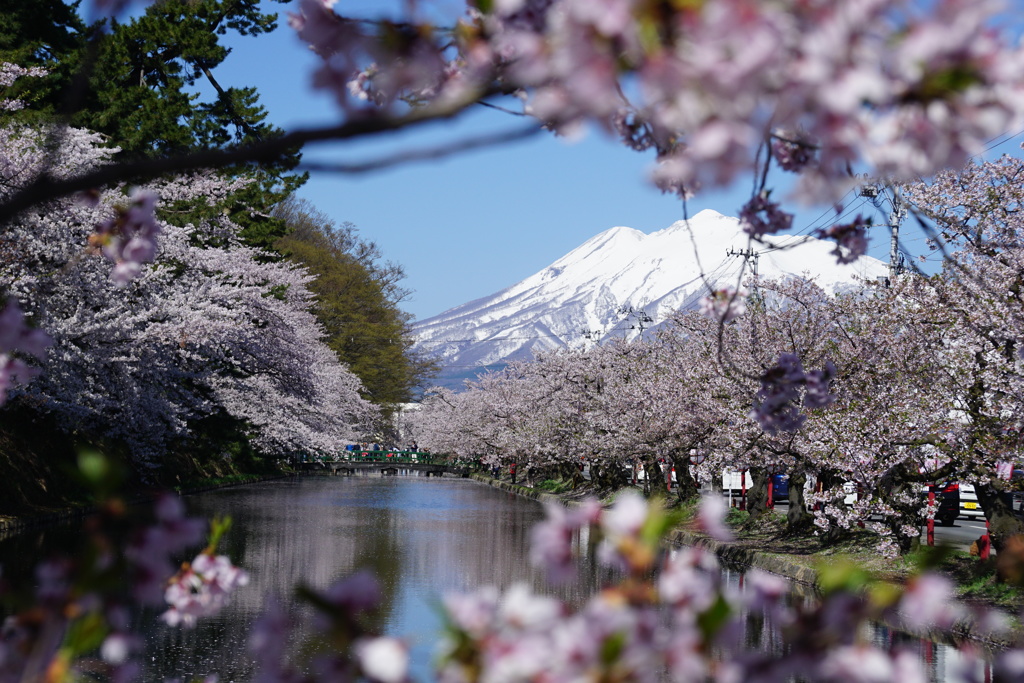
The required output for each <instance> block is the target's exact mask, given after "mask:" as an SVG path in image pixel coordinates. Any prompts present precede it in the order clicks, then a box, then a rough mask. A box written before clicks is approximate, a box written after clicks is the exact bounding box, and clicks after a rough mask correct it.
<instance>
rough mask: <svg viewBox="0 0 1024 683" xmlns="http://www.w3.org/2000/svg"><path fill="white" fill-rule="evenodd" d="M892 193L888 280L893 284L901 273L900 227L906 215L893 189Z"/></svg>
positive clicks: (896, 191) (901, 202)
mask: <svg viewBox="0 0 1024 683" xmlns="http://www.w3.org/2000/svg"><path fill="white" fill-rule="evenodd" d="M891 191H892V211H890V212H889V232H890V242H889V280H890V282H894V281H895V280H896V276H897V275H899V274H900V273H902V272H903V254H901V253H900V225H901V224H902V223H903V219H904V218H905V217H906V215H907V210H906V209H905V208H903V200H902V199H900V193H899V191H898V190H896V189H895V188H891Z"/></svg>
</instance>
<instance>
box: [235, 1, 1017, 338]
mask: <svg viewBox="0 0 1024 683" xmlns="http://www.w3.org/2000/svg"><path fill="white" fill-rule="evenodd" d="M454 4H455V3H453V5H454ZM339 5H341V6H342V7H344V8H346V9H349V8H352V9H353V10H354V11H356V12H358V11H361V10H365V8H368V7H373V8H374V9H377V8H379V7H380V6H381V5H380V3H379V2H373V3H370V2H346V1H345V0H342V1H341V2H340V3H339ZM282 8H283V9H282ZM268 10H270V11H275V12H278V13H279V14H280V21H279V24H280V26H279V28H278V29H277V31H276V32H275V33H273V34H271V35H267V36H259V37H256V38H232V39H230V40H229V41H228V44H229V45H231V46H232V48H233V53H232V55H231V56H230V57H229V58H228V60H227V61H226V62H225V63H224V65H222V66H221V67H220V68H219V69H218V71H217V78H218V79H219V80H220V81H221V83H222V84H223V85H225V86H227V85H231V86H238V87H242V86H255V87H256V88H257V89H258V91H259V93H260V98H261V101H262V102H263V104H264V106H265V107H266V108H267V109H268V111H269V115H270V119H271V121H272V122H273V123H275V124H276V125H278V126H280V127H282V128H285V129H292V128H295V127H307V126H313V125H322V124H327V123H330V122H332V121H336V120H337V118H336V117H337V109H336V107H335V105H334V102H333V100H332V99H331V98H330V97H329V96H328V95H326V94H324V93H318V92H314V91H313V90H312V88H311V86H310V73H311V72H312V69H313V66H314V65H315V59H314V57H313V55H312V54H311V53H310V52H309V51H308V50H307V49H306V48H305V47H304V46H303V45H302V44H301V43H300V41H299V40H298V38H297V37H296V36H295V34H294V32H293V31H292V30H291V29H290V28H289V27H288V26H287V22H286V18H285V12H286V11H287V6H284V5H277V4H276V3H268ZM521 124H522V121H521V120H520V119H517V118H516V117H512V116H509V115H506V114H502V113H500V112H494V111H492V110H487V109H483V108H481V109H480V110H479V111H474V112H472V113H471V115H469V116H468V117H466V118H465V120H460V121H457V122H455V123H454V124H437V125H433V126H430V127H429V128H426V129H423V130H417V131H415V132H413V133H404V134H401V135H396V136H391V137H389V138H387V139H386V140H382V141H379V142H374V143H372V144H367V143H359V144H351V143H346V144H329V145H321V146H316V147H310V148H307V150H306V152H305V156H304V159H305V160H307V161H322V162H327V163H330V162H332V161H333V162H336V163H337V162H345V163H351V162H353V161H359V160H365V159H371V158H375V157H377V156H380V155H384V154H389V153H393V152H395V151H400V150H408V149H414V148H418V147H430V146H434V145H438V144H441V143H443V142H444V141H449V140H458V139H462V138H464V137H467V136H471V135H478V134H481V133H483V132H486V131H499V130H507V129H510V128H514V127H517V126H519V125H521ZM1004 149H1005V150H1007V151H1011V152H1013V151H1016V152H1018V153H1019V151H1020V150H1019V148H1018V147H1017V141H1012V142H1010V143H1008V144H1006V145H1004V146H1003V147H1001V148H998V149H996V150H993V153H995V152H999V151H1003V150H1004ZM651 163H652V158H651V157H650V156H648V155H643V154H639V153H637V152H633V151H631V150H628V149H626V148H625V147H623V146H621V145H618V144H617V143H615V142H614V141H613V140H609V139H607V138H606V137H605V136H603V135H602V134H600V133H591V134H589V135H587V136H585V137H584V138H583V139H581V140H576V141H566V140H564V139H559V138H556V137H555V136H553V135H550V134H541V135H539V136H536V137H534V138H531V139H529V140H526V141H519V142H514V143H510V144H508V145H505V146H501V147H495V148H490V149H485V150H477V151H473V152H467V153H462V154H459V155H457V156H454V157H451V158H448V159H444V160H434V161H429V162H416V163H409V164H407V165H403V166H400V167H397V168H393V169H388V170H383V171H377V172H373V173H366V174H362V175H358V176H353V175H340V174H332V173H323V172H316V173H314V174H313V175H312V177H311V179H310V181H309V182H308V183H307V184H306V186H305V187H303V188H302V189H301V190H300V192H299V194H300V196H302V197H304V198H306V199H308V200H310V201H311V202H312V203H313V204H314V205H316V207H317V208H318V209H320V210H322V211H324V212H326V213H327V214H328V215H330V216H331V217H332V218H334V220H336V221H337V222H339V223H341V222H344V221H350V222H352V223H354V224H355V225H356V227H357V228H358V230H359V232H360V234H361V235H362V236H363V237H364V238H365V239H368V240H372V241H374V242H376V243H377V244H378V245H379V246H380V247H381V249H382V250H383V253H384V256H385V258H386V259H388V260H392V261H395V262H397V263H399V264H401V265H402V266H403V267H404V268H405V271H406V275H407V279H406V280H405V283H404V284H405V286H406V287H407V288H409V289H411V290H413V293H412V295H411V297H410V298H409V299H408V300H407V301H405V302H404V303H403V308H404V309H405V310H407V311H408V312H410V313H411V314H413V316H414V317H415V318H416V319H424V318H428V317H431V316H433V315H437V314H438V313H441V312H442V311H444V310H447V309H448V308H452V307H454V306H457V305H459V304H462V303H465V302H467V301H470V300H473V299H476V298H479V297H482V296H486V295H488V294H491V293H494V292H496V291H498V290H501V289H503V288H505V287H508V286H510V285H512V284H514V283H516V282H518V281H519V280H522V279H523V278H525V277H528V276H529V275H532V274H533V273H535V272H537V271H538V270H541V269H542V268H544V267H545V266H547V265H548V264H550V263H551V262H553V261H555V260H556V259H558V258H559V257H561V256H563V255H564V254H566V253H567V252H569V251H570V250H572V249H574V248H575V247H577V246H579V245H580V244H581V243H583V242H584V241H586V240H587V239H589V238H591V237H593V236H594V235H596V234H598V233H599V232H602V231H604V230H606V229H608V228H611V227H614V226H617V225H625V226H628V227H632V228H636V229H638V230H642V231H643V232H648V233H649V232H653V231H656V230H660V229H662V228H665V227H668V226H669V225H670V224H671V223H672V222H673V221H676V220H679V219H680V218H682V217H683V208H682V204H681V202H680V201H679V200H678V199H677V198H675V197H672V196H668V195H663V194H661V193H660V192H659V191H658V190H656V189H655V188H653V186H651V185H650V184H649V183H648V182H647V180H646V179H647V174H648V171H649V169H650V166H651ZM749 192H750V181H749V180H745V181H743V182H740V183H738V184H737V186H736V187H734V188H730V189H729V190H727V191H719V192H713V193H705V194H702V195H700V196H698V197H697V198H696V199H694V200H691V201H690V202H689V207H688V209H689V212H690V214H691V215H692V214H695V213H697V212H698V211H700V210H702V209H705V208H710V209H715V210H716V211H719V212H721V213H723V214H727V215H736V214H737V213H738V210H739V207H740V206H741V205H742V204H743V202H744V201H745V200H746V197H748V196H749ZM864 208H869V207H864ZM829 215H831V212H830V211H828V210H827V208H823V207H816V208H812V209H807V210H804V211H801V212H800V213H798V214H797V218H796V220H795V221H794V231H802V230H806V229H807V228H808V227H810V226H811V225H821V222H820V221H821V220H822V219H823V218H824V217H825V216H829ZM905 236H906V238H907V240H908V245H909V246H910V247H911V248H912V249H915V248H918V247H920V237H919V236H918V235H916V234H914V233H912V232H909V231H908V232H905ZM871 247H872V248H871V253H872V254H873V255H875V256H877V257H879V258H882V259H887V258H888V234H887V232H884V233H883V231H881V230H879V232H878V234H876V235H874V236H873V239H872V244H871Z"/></svg>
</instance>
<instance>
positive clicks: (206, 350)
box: [0, 128, 374, 466]
mask: <svg viewBox="0 0 1024 683" xmlns="http://www.w3.org/2000/svg"><path fill="white" fill-rule="evenodd" d="M5 133H6V134H7V136H8V137H7V138H6V142H7V145H6V146H5V147H4V148H3V150H4V154H5V158H4V162H5V168H6V169H7V172H8V179H9V182H10V181H13V182H17V181H19V180H20V179H21V178H26V177H31V176H32V174H33V173H34V172H35V168H36V167H37V166H38V165H40V164H45V165H47V166H48V167H53V166H54V164H53V163H52V162H51V159H52V158H58V159H61V162H60V164H61V167H67V168H74V167H82V166H88V165H90V164H94V165H99V164H102V163H103V161H104V159H105V158H106V155H107V154H109V151H108V150H104V149H102V148H100V147H98V146H97V138H96V136H94V135H92V134H90V133H87V132H84V131H77V130H73V129H66V130H64V131H63V132H61V133H60V136H61V137H60V138H56V139H54V138H53V137H49V138H48V137H47V136H46V135H44V134H42V133H36V134H33V131H31V130H29V129H20V130H16V129H10V128H9V129H7V130H6V131H5ZM53 144H59V146H58V147H57V148H56V149H54V148H52V147H51V148H50V149H47V148H46V145H50V146H52V145H53ZM244 182H245V181H244V180H236V181H230V182H229V181H224V180H222V179H220V178H218V177H217V176H215V175H213V174H198V175H193V176H189V177H181V178H174V179H171V180H167V181H162V182H158V183H154V184H152V185H150V186H148V187H147V188H146V189H145V190H140V189H136V190H134V194H133V195H131V196H126V194H125V190H124V189H122V188H112V189H109V190H106V191H104V192H102V193H99V194H97V195H95V196H94V197H92V198H91V201H90V203H88V204H87V203H83V202H81V201H77V200H74V199H66V200H55V201H54V202H51V203H50V204H48V205H47V206H46V207H45V209H44V210H40V211H31V212H25V213H24V214H22V215H21V216H20V217H19V219H18V220H16V221H14V222H11V223H9V224H8V226H7V230H6V232H5V233H4V234H3V235H2V237H0V243H2V249H3V253H4V254H5V255H6V256H5V260H4V264H3V268H2V269H0V279H2V282H3V286H4V288H5V289H6V290H7V291H8V292H9V293H10V296H11V297H12V299H15V300H20V301H23V302H24V305H25V307H26V309H27V310H28V311H29V312H30V314H31V319H32V320H33V321H34V322H35V323H36V324H37V325H38V326H39V327H41V328H42V329H44V330H46V332H47V334H49V335H50V336H51V337H52V338H53V340H54V344H53V347H52V348H51V349H50V350H49V352H48V353H47V355H46V358H45V360H44V362H43V364H42V368H41V369H42V370H43V372H42V375H41V377H39V378H38V379H37V381H35V382H34V383H33V384H31V385H28V386H27V387H25V388H24V389H21V390H20V391H19V393H18V395H17V398H18V400H19V401H20V402H22V403H23V404H25V405H31V406H35V407H37V408H38V409H41V410H44V411H47V412H50V413H53V414H55V415H56V416H58V417H59V419H60V421H61V422H62V424H63V425H64V426H65V428H67V429H69V430H85V431H86V432H88V433H94V434H98V435H101V436H104V437H112V438H116V439H119V440H121V441H123V442H125V443H127V444H128V445H129V446H130V448H131V449H132V451H133V453H134V455H135V458H136V461H137V462H138V463H139V464H143V463H144V464H147V465H149V466H156V465H158V464H159V462H160V460H161V458H163V457H164V454H165V453H166V452H167V450H168V449H171V448H174V447H178V446H184V445H187V444H188V443H189V441H190V439H191V436H190V429H193V428H194V427H195V426H196V424H197V423H198V422H199V421H201V420H203V419H207V418H210V417H215V416H217V415H219V414H223V415H226V416H228V417H230V418H231V419H233V420H236V421H238V422H239V423H240V424H242V425H245V427H244V429H245V430H248V436H249V438H250V439H251V441H252V443H253V444H254V445H255V446H256V447H257V448H259V449H260V450H261V451H262V452H264V453H267V454H273V455H285V454H289V453H293V452H301V451H327V452H330V451H334V450H338V449H340V448H341V447H342V446H343V445H344V443H345V442H347V441H349V440H351V439H353V438H354V437H355V436H356V435H357V433H358V431H359V430H362V429H367V428H368V427H369V425H370V424H371V422H372V420H373V415H374V411H373V409H372V408H371V407H370V406H369V405H368V404H367V403H366V402H365V401H364V400H363V399H361V398H360V397H359V386H360V385H359V382H358V380H357V379H356V378H355V377H354V375H352V374H351V373H350V372H349V371H348V370H347V368H345V367H344V366H342V365H341V364H340V363H338V361H337V359H336V357H335V356H334V355H333V352H331V351H330V350H329V349H328V348H327V347H326V346H325V345H324V344H323V343H322V341H321V337H322V332H321V330H320V328H319V327H318V326H317V324H316V322H315V319H314V318H313V316H312V315H311V313H310V312H309V310H308V309H309V307H310V303H311V295H310V293H309V291H308V290H307V289H306V283H307V282H308V281H309V277H308V276H307V275H306V274H305V273H304V272H303V271H301V270H300V269H298V268H296V267H294V266H290V265H287V264H283V263H270V264H268V263H263V262H261V259H260V258H259V257H260V254H259V253H257V252H256V251H255V250H254V249H252V248H249V247H245V246H243V245H242V244H241V243H240V242H239V241H238V238H237V233H238V226H236V225H234V224H233V223H231V222H230V221H229V220H227V218H225V217H223V216H220V217H217V216H212V217H211V218H209V219H206V220H204V221H203V223H201V224H199V225H193V224H189V225H186V226H184V227H179V226H175V225H173V224H171V223H166V222H163V221H159V220H155V219H154V218H153V207H155V206H157V205H167V206H173V205H174V204H175V203H176V202H180V201H183V200H188V201H205V202H207V203H209V204H210V205H212V204H214V203H215V202H216V201H218V199H219V198H222V197H224V196H225V195H226V194H228V193H230V192H231V191H233V189H234V188H235V187H236V186H238V185H240V184H243V183H244ZM140 196H143V197H145V199H144V200H140V199H138V197H140ZM140 201H144V202H145V203H147V204H149V205H150V206H149V208H139V202H140ZM136 212H137V214H138V215H136ZM145 216H148V218H145V219H144V221H145V224H146V225H147V226H148V227H147V228H146V232H145V233H144V232H143V230H142V229H141V228H140V227H138V226H139V225H140V223H139V220H140V218H139V217H145ZM97 226H100V228H99V229H97ZM104 226H109V227H104ZM157 234H159V235H160V242H159V246H157V244H156V243H155V241H154V238H155V236H156V235H157ZM22 345H23V346H25V344H24V343H22Z"/></svg>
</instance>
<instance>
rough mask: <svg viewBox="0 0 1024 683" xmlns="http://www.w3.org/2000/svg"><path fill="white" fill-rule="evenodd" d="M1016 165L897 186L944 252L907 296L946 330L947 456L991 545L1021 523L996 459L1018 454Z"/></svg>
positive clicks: (942, 353) (941, 352)
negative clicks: (987, 526) (971, 493)
mask: <svg viewBox="0 0 1024 683" xmlns="http://www.w3.org/2000/svg"><path fill="white" fill-rule="evenodd" d="M1022 172H1024V168H1022V166H1021V163H1020V160H1017V159H1013V158H1012V157H1008V156H1005V157H1002V158H1001V159H998V160H996V161H993V162H986V163H976V164H971V165H969V166H967V167H965V168H964V169H962V170H960V171H958V172H952V171H951V172H947V173H942V174H939V176H938V177H937V178H936V179H935V180H934V182H931V183H923V184H916V185H912V186H909V187H907V188H906V190H905V194H906V196H907V198H908V200H909V201H910V202H911V206H912V209H913V210H914V212H915V213H916V215H917V216H918V219H919V220H920V221H921V222H922V224H923V225H924V226H925V228H926V229H927V230H928V231H929V234H930V235H931V236H932V247H933V249H936V250H939V249H941V250H943V251H944V252H946V253H947V255H948V260H947V261H946V263H945V265H944V268H943V271H942V272H941V273H940V274H939V275H937V276H935V277H933V278H930V279H929V280H928V282H927V283H926V284H923V285H922V286H921V287H919V288H918V290H917V291H916V292H915V294H916V296H915V297H914V299H915V303H916V305H917V307H918V310H919V311H921V312H922V313H921V316H922V317H923V318H925V319H927V320H928V321H929V322H930V323H931V324H932V325H933V326H934V327H935V328H937V329H942V330H944V331H945V337H946V339H945V343H944V344H943V345H942V346H941V347H940V348H938V349H936V355H937V356H938V358H939V359H940V362H941V363H942V365H943V366H945V367H947V368H948V371H949V373H950V374H951V375H952V376H953V377H954V378H955V384H954V385H953V387H952V391H953V393H952V396H953V399H954V402H953V405H952V406H951V410H950V414H949V420H948V430H949V432H950V441H951V442H952V443H953V444H954V445H955V448H954V449H951V450H952V451H953V452H954V456H955V462H954V464H953V465H954V466H955V467H956V469H957V474H958V475H959V476H961V477H963V478H964V479H965V480H967V481H971V482H975V483H976V490H977V492H978V497H979V502H981V504H982V507H983V508H984V510H985V514H986V517H987V518H989V520H990V521H991V522H992V527H993V534H992V535H993V541H994V543H995V544H996V547H997V549H998V548H1000V547H1002V545H1003V543H1004V542H1005V541H1006V539H1007V538H1008V537H1009V536H1011V535H1013V534H1017V533H1021V532H1022V531H1024V527H1022V526H1021V524H1020V523H1019V521H1018V520H1017V519H1016V518H1015V516H1014V515H1013V511H1012V510H1011V509H1009V507H1008V506H1007V504H1006V503H1005V501H1004V500H1003V499H1002V498H1001V497H1000V496H999V495H998V494H999V493H1000V492H1001V491H1004V490H1005V489H1006V484H1007V482H1006V479H1007V477H1006V476H1005V474H1004V473H1003V471H1004V470H1005V469H1006V468H1005V467H1004V466H1005V465H1008V464H1009V463H1011V462H1016V461H1017V460H1018V459H1019V457H1020V437H1019V435H1020V427H1021V425H1022V419H1024V415H1022V413H1021V402H1020V399H1021V397H1022V396H1024V394H1022V389H1024V384H1022V380H1024V376H1022V369H1021V355H1020V349H1021V338H1022V336H1024V327H1022V323H1024V316H1022V309H1021V306H1020V291H1021V264H1022V263H1024V260H1022V259H1024V243H1022V241H1021V234H1022V226H1021V223H1020V219H1019V217H1018V214H1019V211H1020V202H1021V189H1020V178H1021V174H1022Z"/></svg>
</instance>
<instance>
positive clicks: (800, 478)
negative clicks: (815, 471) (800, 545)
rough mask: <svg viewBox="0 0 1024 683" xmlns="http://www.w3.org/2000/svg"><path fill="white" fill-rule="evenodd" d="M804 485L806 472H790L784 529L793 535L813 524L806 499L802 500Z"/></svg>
mask: <svg viewBox="0 0 1024 683" xmlns="http://www.w3.org/2000/svg"><path fill="white" fill-rule="evenodd" d="M806 483H807V473H806V472H803V471H800V472H792V473H791V474H790V475H789V512H787V513H786V529H787V530H788V531H790V532H793V533H795V532H798V531H803V530H805V529H808V528H810V526H811V525H812V524H813V523H814V515H812V514H811V513H810V512H808V511H807V499H806V498H804V484H806Z"/></svg>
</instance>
